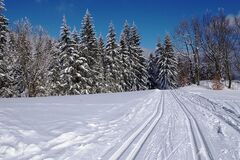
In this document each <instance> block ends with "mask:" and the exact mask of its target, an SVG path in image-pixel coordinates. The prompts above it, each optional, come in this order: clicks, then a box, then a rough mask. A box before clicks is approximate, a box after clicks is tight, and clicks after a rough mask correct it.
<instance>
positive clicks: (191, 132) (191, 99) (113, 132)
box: [0, 86, 240, 160]
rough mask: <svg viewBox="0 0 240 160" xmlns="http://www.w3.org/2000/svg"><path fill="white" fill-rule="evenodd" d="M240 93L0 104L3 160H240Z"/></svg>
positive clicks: (184, 91) (199, 90) (196, 90)
mask: <svg viewBox="0 0 240 160" xmlns="http://www.w3.org/2000/svg"><path fill="white" fill-rule="evenodd" d="M239 97H240V91H239V90H229V89H224V90H223V91H213V90H209V89H207V88H206V87H204V86H202V87H197V86H190V87H185V88H181V89H178V90H174V91H160V90H151V91H142V92H131V93H117V94H99V95H84V96H65V97H47V98H21V99H17V98H15V99H0V159H4V160H15V159H19V160H25V159H27V160H28V159H31V160H53V159H58V160H63V159H64V160H65V159H69V160H75V159H81V160H82V159H83V160H85V159H86V160H91V159H93V160H95V159H112V160H115V159H128V160H130V159H134V158H135V159H140V160H141V159H159V160H163V159H164V160H179V159H180V160H200V159H201V160H213V159H214V160H215V159H216V160H239V159H240V99H239Z"/></svg>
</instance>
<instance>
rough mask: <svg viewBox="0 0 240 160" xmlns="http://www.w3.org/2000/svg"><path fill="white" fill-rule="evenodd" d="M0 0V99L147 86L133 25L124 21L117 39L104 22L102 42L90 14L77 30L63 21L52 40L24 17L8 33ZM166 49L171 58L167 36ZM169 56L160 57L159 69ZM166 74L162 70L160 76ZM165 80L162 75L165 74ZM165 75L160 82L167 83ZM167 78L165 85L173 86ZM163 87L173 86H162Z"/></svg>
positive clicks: (144, 64)
mask: <svg viewBox="0 0 240 160" xmlns="http://www.w3.org/2000/svg"><path fill="white" fill-rule="evenodd" d="M4 11H5V6H4V3H3V0H0V37H1V39H0V40H1V41H0V87H1V88H0V97H36V96H59V95H80V94H95V93H110V92H126V91H139V90H146V89H148V88H149V85H150V84H149V73H148V65H147V59H146V58H145V57H144V56H143V50H142V48H141V46H140V41H141V37H140V35H139V33H138V30H137V26H136V25H135V24H134V23H133V24H132V25H131V26H130V25H129V24H128V22H127V21H126V22H125V23H124V26H123V30H122V33H121V36H120V40H119V41H118V40H117V37H116V32H115V29H114V25H113V24H112V23H110V25H109V29H108V34H107V36H106V43H105V41H104V40H103V37H102V36H101V35H100V36H99V37H98V38H97V37H96V33H95V29H94V24H93V21H92V17H91V14H90V12H89V11H88V10H87V11H86V14H85V15H84V17H83V20H82V25H81V29H80V32H78V31H77V29H76V28H75V27H74V28H73V30H71V28H70V27H69V26H68V24H67V20H66V17H65V16H64V17H63V20H62V25H61V27H60V37H59V39H58V40H54V39H52V38H51V37H50V36H49V35H48V34H47V33H46V32H45V31H44V30H43V28H42V27H33V26H32V25H31V24H30V22H29V20H28V19H27V18H24V19H21V20H19V21H17V22H16V23H15V25H14V26H13V27H12V28H11V29H10V28H9V26H8V19H7V18H6V17H5V16H4V15H3V12H4ZM167 41H168V43H167V44H166V45H168V47H166V48H168V49H167V50H169V51H168V52H169V54H171V56H172V57H173V59H175V58H174V51H173V48H172V46H171V41H170V37H169V36H167ZM168 59H169V58H168V57H166V58H165V59H164V58H163V59H162V62H161V63H162V66H163V67H165V68H166V66H165V62H166V61H167V60H168ZM167 72H169V69H167V68H166V69H165V70H164V72H163V73H161V74H163V75H164V74H165V73H167ZM167 77H168V76H167ZM167 77H165V78H164V79H162V80H161V81H165V80H167ZM174 80H175V79H173V80H172V81H171V82H173V81H174ZM165 85H166V86H164V87H165V88H164V89H167V88H168V86H169V87H170V86H171V87H173V86H174V87H175V84H174V85H171V84H170V82H167V83H166V84H165Z"/></svg>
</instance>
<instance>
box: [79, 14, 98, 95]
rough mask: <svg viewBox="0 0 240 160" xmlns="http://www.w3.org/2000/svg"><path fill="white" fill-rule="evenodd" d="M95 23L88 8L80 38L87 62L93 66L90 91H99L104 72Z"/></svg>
mask: <svg viewBox="0 0 240 160" xmlns="http://www.w3.org/2000/svg"><path fill="white" fill-rule="evenodd" d="M95 35H96V34H95V31H94V25H93V22H92V17H91V14H90V12H89V11H88V10H87V11H86V14H85V16H84V17H83V21H82V27H81V33H80V39H81V42H80V44H81V51H82V52H83V55H84V56H85V58H86V59H87V63H88V65H89V67H90V68H91V72H89V74H91V82H92V84H91V88H90V90H89V91H90V93H98V92H99V88H98V86H101V79H103V77H102V75H103V74H102V73H100V70H101V67H102V66H101V65H100V64H101V55H100V54H99V52H98V46H97V39H96V36H95Z"/></svg>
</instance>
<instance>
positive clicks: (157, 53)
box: [153, 39, 165, 88]
mask: <svg viewBox="0 0 240 160" xmlns="http://www.w3.org/2000/svg"><path fill="white" fill-rule="evenodd" d="M164 54H165V48H164V46H163V45H162V43H161V41H160V39H158V41H157V47H156V50H155V57H154V59H153V63H154V65H155V66H154V76H155V77H154V79H155V88H159V86H160V82H159V77H158V76H159V74H160V70H161V68H160V63H159V61H160V59H161V57H162V56H163V55H164Z"/></svg>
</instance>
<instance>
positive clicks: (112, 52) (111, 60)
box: [105, 23, 122, 92]
mask: <svg viewBox="0 0 240 160" xmlns="http://www.w3.org/2000/svg"><path fill="white" fill-rule="evenodd" d="M105 53H106V56H105V65H106V82H107V84H108V86H109V87H110V91H111V92H120V91H122V88H121V85H120V81H121V73H120V72H119V70H120V66H121V57H120V54H119V52H118V44H117V43H116V33H115V30H114V26H113V24H112V23H111V24H110V25H109V31H108V35H107V44H106V52H105Z"/></svg>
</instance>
